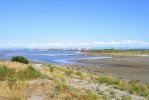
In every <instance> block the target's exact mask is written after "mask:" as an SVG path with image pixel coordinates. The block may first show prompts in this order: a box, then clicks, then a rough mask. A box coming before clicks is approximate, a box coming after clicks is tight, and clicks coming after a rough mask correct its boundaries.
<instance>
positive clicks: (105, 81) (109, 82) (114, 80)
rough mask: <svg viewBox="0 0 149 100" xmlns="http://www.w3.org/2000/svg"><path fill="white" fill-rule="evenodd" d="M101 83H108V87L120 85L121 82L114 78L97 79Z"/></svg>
mask: <svg viewBox="0 0 149 100" xmlns="http://www.w3.org/2000/svg"><path fill="white" fill-rule="evenodd" d="M96 80H97V81H98V82H99V83H107V84H108V85H112V84H116V85H117V84H119V83H120V80H118V79H116V78H112V77H98V78H97V79H96Z"/></svg>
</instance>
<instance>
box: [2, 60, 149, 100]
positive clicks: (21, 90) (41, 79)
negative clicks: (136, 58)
mask: <svg viewBox="0 0 149 100" xmlns="http://www.w3.org/2000/svg"><path fill="white" fill-rule="evenodd" d="M4 62H5V61H4ZM4 62H3V63H2V62H0V82H1V85H0V96H2V97H3V98H9V99H11V100H15V99H16V100H17V99H18V100H27V99H28V98H29V97H30V95H38V96H42V95H43V94H44V96H46V98H47V99H56V100H74V99H75V100H100V99H101V100H110V99H111V98H116V93H115V92H113V91H111V92H110V96H109V95H107V94H106V93H105V92H101V91H97V92H98V95H97V94H95V93H94V92H92V91H90V90H86V89H80V88H77V87H72V86H70V85H69V84H68V83H67V81H71V80H73V79H77V80H80V81H84V80H85V81H87V80H88V81H89V82H91V83H95V84H99V85H101V84H107V85H108V86H109V87H110V88H115V89H119V90H122V91H127V92H128V93H130V94H135V95H140V96H144V97H147V96H149V95H148V93H149V85H147V84H139V83H137V82H136V81H130V82H128V81H124V80H120V79H116V78H113V77H107V76H97V75H94V74H91V73H85V72H81V71H80V70H76V69H73V68H67V67H62V66H54V65H48V64H43V65H42V68H41V70H37V69H35V68H34V67H33V65H31V64H21V63H18V62H5V63H4ZM10 66H11V67H10ZM16 66H17V67H16ZM19 66H20V67H21V68H20V69H19V70H18V68H19ZM22 66H24V67H22ZM72 84H73V83H72ZM1 90H3V91H1ZM0 99H1V97H0ZM123 100H130V97H129V96H125V97H123Z"/></svg>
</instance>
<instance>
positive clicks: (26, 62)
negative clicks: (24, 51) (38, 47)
mask: <svg viewBox="0 0 149 100" xmlns="http://www.w3.org/2000/svg"><path fill="white" fill-rule="evenodd" d="M11 61H14V62H20V63H23V64H28V63H29V61H28V59H26V58H25V57H22V56H15V57H12V58H11Z"/></svg>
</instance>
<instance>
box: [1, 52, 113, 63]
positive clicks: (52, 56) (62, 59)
mask: <svg viewBox="0 0 149 100" xmlns="http://www.w3.org/2000/svg"><path fill="white" fill-rule="evenodd" d="M76 54H80V51H69V50H68V51H65V50H50V51H0V59H10V58H11V57H13V56H23V57H26V58H28V59H29V60H30V61H34V62H46V63H51V64H79V63H77V62H74V61H71V60H80V59H103V58H110V57H103V56H82V55H76Z"/></svg>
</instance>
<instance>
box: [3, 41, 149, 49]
mask: <svg viewBox="0 0 149 100" xmlns="http://www.w3.org/2000/svg"><path fill="white" fill-rule="evenodd" d="M100 46H145V47H147V46H148V47H149V42H144V41H137V40H122V41H109V42H102V41H93V42H47V43H38V42H34V43H30V44H27V43H11V42H8V43H0V47H25V48H66V47H68V48H77V47H78V48H81V47H100Z"/></svg>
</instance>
